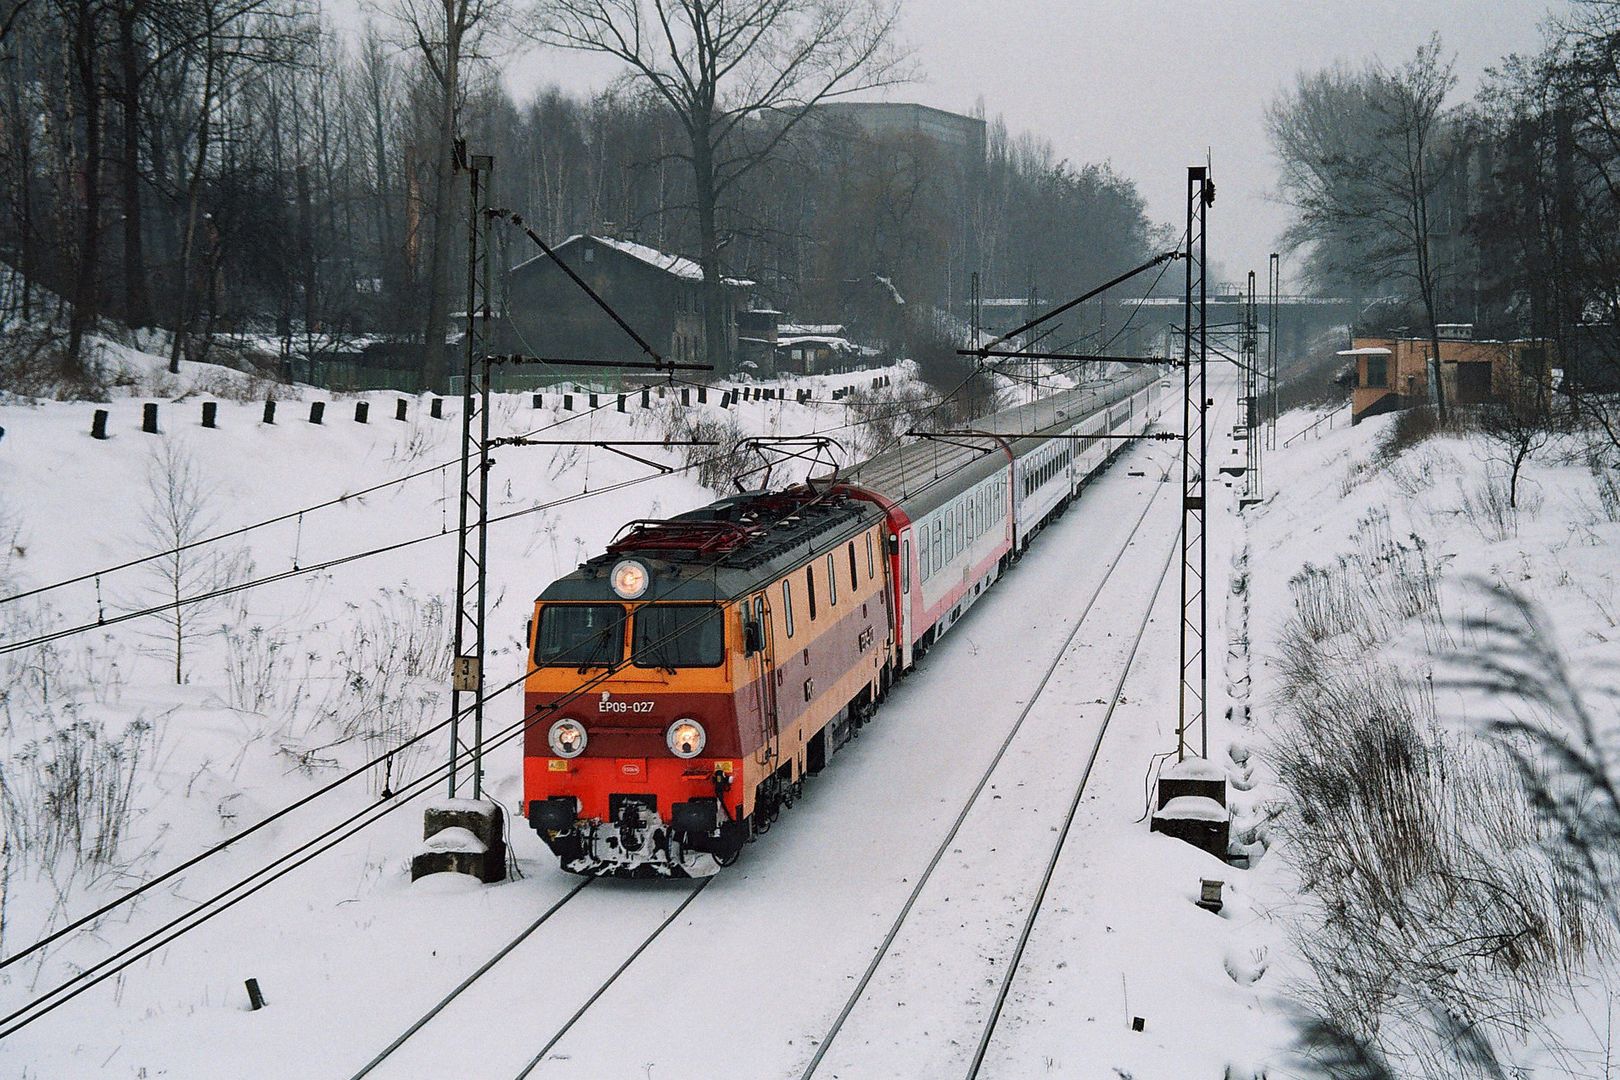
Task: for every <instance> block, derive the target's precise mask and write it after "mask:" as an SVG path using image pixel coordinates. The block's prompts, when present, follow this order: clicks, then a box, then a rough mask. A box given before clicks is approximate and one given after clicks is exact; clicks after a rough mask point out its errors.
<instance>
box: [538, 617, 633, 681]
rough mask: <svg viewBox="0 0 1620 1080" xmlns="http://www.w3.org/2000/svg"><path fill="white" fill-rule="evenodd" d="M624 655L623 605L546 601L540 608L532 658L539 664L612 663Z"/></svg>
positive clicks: (580, 665)
mask: <svg viewBox="0 0 1620 1080" xmlns="http://www.w3.org/2000/svg"><path fill="white" fill-rule="evenodd" d="M623 658H624V608H622V607H620V606H619V605H618V604H547V605H545V606H544V607H542V608H541V609H540V632H539V633H538V634H537V635H535V639H534V662H535V664H537V665H538V666H540V667H579V668H587V667H611V666H612V665H614V664H617V663H618V662H619V661H620V660H622V659H623Z"/></svg>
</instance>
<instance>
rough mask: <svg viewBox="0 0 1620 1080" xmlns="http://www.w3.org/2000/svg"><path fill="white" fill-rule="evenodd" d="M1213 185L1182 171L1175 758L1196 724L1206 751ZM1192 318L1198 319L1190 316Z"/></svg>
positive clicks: (1194, 171)
mask: <svg viewBox="0 0 1620 1080" xmlns="http://www.w3.org/2000/svg"><path fill="white" fill-rule="evenodd" d="M1214 201H1215V185H1214V184H1213V183H1211V182H1210V179H1209V168H1208V167H1207V166H1204V165H1194V166H1191V167H1189V168H1188V169H1187V255H1186V258H1187V291H1186V299H1185V301H1184V306H1183V315H1184V317H1183V319H1182V327H1183V334H1182V345H1181V360H1182V365H1181V371H1182V381H1183V389H1184V391H1185V394H1184V396H1183V398H1182V406H1181V431H1182V438H1181V693H1180V698H1179V707H1178V710H1177V720H1176V760H1177V761H1182V760H1184V759H1185V758H1186V756H1187V733H1188V731H1189V730H1190V729H1191V728H1192V727H1193V726H1195V725H1196V726H1197V727H1198V729H1199V748H1200V749H1199V756H1200V757H1206V758H1207V757H1208V756H1209V717H1208V712H1207V708H1206V701H1207V698H1208V691H1209V659H1208V654H1207V653H1206V652H1205V648H1204V645H1205V642H1204V635H1205V630H1206V628H1207V627H1208V625H1209V597H1208V594H1207V592H1206V590H1205V588H1204V584H1205V581H1206V580H1207V578H1208V574H1209V560H1208V553H1207V551H1206V549H1205V545H1204V509H1205V504H1206V495H1207V493H1208V492H1207V486H1206V482H1205V465H1206V463H1207V462H1208V458H1209V426H1208V424H1207V422H1206V421H1207V414H1208V409H1209V397H1208V395H1207V393H1206V386H1207V384H1206V381H1205V373H1206V368H1207V366H1208V358H1209V341H1208V337H1207V331H1206V326H1205V314H1206V311H1207V308H1208V275H1207V272H1206V264H1205V260H1206V256H1207V255H1208V236H1207V235H1206V231H1205V226H1206V223H1207V219H1208V214H1209V206H1210V204H1211V203H1212V202H1214ZM1195 320H1196V321H1195Z"/></svg>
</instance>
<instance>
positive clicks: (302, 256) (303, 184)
mask: <svg viewBox="0 0 1620 1080" xmlns="http://www.w3.org/2000/svg"><path fill="white" fill-rule="evenodd" d="M293 175H294V177H295V183H296V187H297V191H298V273H299V277H300V278H302V284H303V287H304V341H305V343H306V344H307V345H308V347H309V351H310V353H314V351H315V341H314V336H313V335H314V334H315V332H316V325H317V324H318V323H319V322H320V319H319V318H318V315H317V312H316V310H315V222H314V220H313V218H314V213H313V211H312V210H311V208H310V196H309V166H308V165H305V164H304V163H303V162H299V163H298V165H297V166H296V167H295V168H294V169H293Z"/></svg>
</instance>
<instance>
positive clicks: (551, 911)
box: [351, 878, 597, 1080]
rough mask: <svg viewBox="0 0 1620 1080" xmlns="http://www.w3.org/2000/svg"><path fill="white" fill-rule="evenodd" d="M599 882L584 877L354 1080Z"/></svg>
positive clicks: (363, 1068)
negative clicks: (577, 897)
mask: <svg viewBox="0 0 1620 1080" xmlns="http://www.w3.org/2000/svg"><path fill="white" fill-rule="evenodd" d="M595 880H597V879H596V878H581V879H580V881H579V883H578V884H577V885H575V886H574V887H573V888H572V889H569V890H568V892H566V893H564V894H563V896H562V899H560V900H558V901H557V902H556V903H555V904H552V905H551V906H550V907H548V908H547V909H546V910H545V911H544V912H542V913H541V915H540V917H539V918H537V919H535V920H534V921H533V922H532V923H530V924H529V925H528V926H525V927H524V928H523V929H522V930H520V931H518V933H517V935H516V936H515V937H513V938H512V939H511V940H510V941H508V942H507V943H506V944H505V945H503V946H501V948H500V949H499V950H498V951H497V952H496V953H495V955H493V956H491V957H490V958H489V959H488V960H486V961H484V963H483V964H481V965H479V967H478V969H477V970H475V971H474V972H473V973H472V974H471V975H468V976H467V977H466V978H465V979H463V980H461V982H459V983H457V984H456V987H455V989H454V990H451V991H450V992H449V993H448V994H446V995H445V996H444V997H442V998H440V999H439V1001H438V1003H437V1004H436V1005H434V1006H433V1007H432V1008H431V1009H429V1010H428V1011H427V1012H425V1013H423V1014H422V1015H421V1016H420V1017H419V1018H418V1019H417V1020H416V1022H415V1023H413V1024H412V1025H411V1026H410V1027H408V1028H406V1029H405V1030H404V1031H403V1032H401V1033H400V1035H399V1037H398V1038H397V1039H395V1040H394V1041H393V1042H391V1043H389V1044H388V1045H387V1046H385V1047H383V1049H382V1051H381V1052H380V1053H378V1055H377V1056H376V1057H374V1058H372V1059H371V1060H370V1061H368V1062H366V1063H365V1065H364V1066H362V1067H361V1068H360V1071H359V1072H357V1073H355V1074H354V1076H353V1077H352V1078H351V1080H361V1078H362V1077H365V1076H369V1075H370V1074H371V1071H372V1070H373V1069H375V1068H376V1067H377V1066H379V1065H381V1064H382V1063H383V1062H385V1061H387V1060H388V1059H389V1058H390V1057H392V1056H393V1054H394V1052H395V1051H396V1050H398V1049H399V1048H400V1047H402V1046H404V1045H405V1043H406V1042H407V1041H408V1040H409V1039H410V1038H411V1036H412V1035H415V1034H416V1033H417V1032H418V1031H421V1030H422V1029H423V1028H424V1027H426V1026H427V1025H428V1023H429V1022H430V1021H431V1020H432V1019H433V1018H434V1017H435V1016H438V1015H439V1014H440V1013H441V1012H443V1011H444V1010H445V1009H446V1008H448V1007H449V1005H450V1003H451V1002H453V1001H455V1000H456V999H457V998H459V997H460V996H461V995H462V994H463V993H465V992H466V990H467V988H468V987H470V986H471V985H472V984H473V983H475V982H477V981H478V980H479V979H481V978H483V977H484V976H485V975H486V974H488V973H489V969H490V968H492V967H494V966H495V965H496V964H498V963H500V962H501V961H502V960H504V959H506V957H507V955H508V954H509V953H510V952H511V951H512V950H513V949H515V948H517V947H518V946H519V945H521V944H523V943H524V942H525V941H527V940H528V938H529V935H530V934H532V933H534V932H535V931H536V930H538V929H540V927H541V926H542V925H544V924H545V923H547V922H550V921H551V917H552V916H553V915H555V914H557V912H558V911H561V910H562V908H563V906H564V905H566V904H567V903H568V902H569V901H570V900H572V899H574V897H576V896H578V895H579V894H580V893H581V892H583V891H584V889H585V887H586V886H588V885H590V884H591V883H592V882H593V881H595Z"/></svg>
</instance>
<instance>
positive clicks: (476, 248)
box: [427, 153, 495, 799]
mask: <svg viewBox="0 0 1620 1080" xmlns="http://www.w3.org/2000/svg"><path fill="white" fill-rule="evenodd" d="M457 164H458V165H459V166H460V167H461V168H462V169H463V170H464V171H465V172H466V174H467V336H466V341H465V343H464V344H465V346H466V347H465V350H464V354H463V360H464V365H463V369H462V375H463V380H462V386H461V512H460V515H459V517H458V518H457V535H458V538H459V544H458V554H457V557H456V614H455V619H456V627H455V635H454V641H453V643H452V646H451V649H452V656H453V657H454V664H455V671H454V675H453V678H452V680H451V684H450V797H451V798H452V799H453V798H455V797H456V793H457V786H458V779H459V778H458V774H457V768H456V764H457V761H458V759H459V758H460V756H461V754H462V753H464V752H467V751H468V750H470V751H471V759H472V797H473V798H475V799H481V798H483V797H484V621H485V614H486V609H487V592H486V588H485V577H484V563H485V558H486V556H487V554H488V551H489V543H488V534H489V512H488V507H489V464H490V463H489V452H488V446H489V364H487V363H485V362H484V358H485V354H486V353H487V352H488V342H489V319H490V303H491V296H490V244H489V231H490V229H489V225H490V215H489V213H488V212H487V211H488V210H489V186H490V174H491V172H492V171H493V169H494V164H495V162H494V158H492V157H490V156H489V155H487V154H475V155H473V156H472V157H467V156H466V155H465V153H458V154H457ZM434 345H435V343H434V342H431V341H430V342H428V343H427V348H433V347H434ZM440 347H441V348H442V345H441V346H440ZM475 378H476V379H477V384H476V385H477V389H476V391H475V389H474V386H475V383H474V379H475ZM475 419H476V421H477V426H476V428H475V427H474V420H475ZM469 698H470V700H468V699H469ZM464 702H465V704H464ZM464 711H465V712H466V713H467V714H468V717H467V718H468V719H470V720H471V723H472V745H471V747H467V746H465V744H464V743H463V741H462V718H463V716H462V714H463V712H464Z"/></svg>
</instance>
